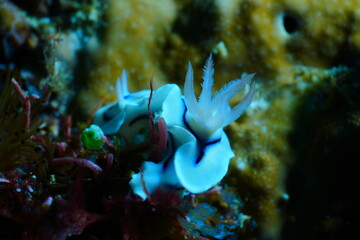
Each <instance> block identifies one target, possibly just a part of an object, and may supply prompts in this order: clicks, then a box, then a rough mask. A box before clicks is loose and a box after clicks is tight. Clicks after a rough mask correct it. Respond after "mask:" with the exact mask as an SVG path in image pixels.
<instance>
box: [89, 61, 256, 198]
mask: <svg viewBox="0 0 360 240" xmlns="http://www.w3.org/2000/svg"><path fill="white" fill-rule="evenodd" d="M213 74H214V69H213V62H212V57H211V55H210V57H209V58H208V60H207V61H206V64H205V68H204V76H203V83H202V92H201V94H200V97H199V100H197V99H196V97H195V94H194V83H193V82H194V78H193V70H192V66H191V63H190V62H189V64H188V71H187V74H186V78H185V86H184V96H182V95H181V91H180V88H179V87H178V86H177V85H175V84H166V85H164V86H162V87H160V88H159V89H157V90H156V91H154V93H153V97H152V99H151V101H150V112H151V113H152V114H154V116H155V117H156V118H158V117H161V118H163V119H164V121H165V123H166V125H167V129H168V140H167V141H168V144H167V145H168V146H169V147H168V149H167V151H168V153H167V154H164V159H162V160H161V161H160V162H158V163H154V162H151V161H144V162H143V165H142V172H140V173H137V174H133V176H132V180H131V181H130V183H129V184H130V186H131V188H132V191H133V192H134V193H135V194H136V195H138V196H140V197H141V198H143V199H146V198H147V194H152V193H153V192H154V191H155V190H156V189H157V188H184V189H186V190H187V191H189V192H191V193H201V192H205V191H207V190H209V189H210V188H211V187H213V186H215V185H216V184H218V183H219V182H220V181H221V180H222V178H223V177H224V176H225V174H226V172H227V170H228V167H229V163H230V159H231V158H232V157H234V153H233V151H232V150H231V146H230V143H229V139H228V137H227V135H226V133H225V132H224V131H223V128H224V127H225V126H227V125H229V124H230V123H231V122H233V121H235V120H236V119H237V118H239V117H240V115H241V114H242V113H243V112H244V111H245V110H246V108H247V107H248V106H249V104H250V103H251V100H252V98H253V96H254V91H255V83H254V81H253V80H252V78H253V76H254V74H250V75H247V76H245V77H244V78H241V79H237V80H233V81H231V82H229V83H228V84H226V85H225V86H224V87H223V88H222V89H221V90H220V91H219V92H217V93H216V94H215V96H212V85H213V82H214V79H213ZM246 85H250V87H249V90H248V91H247V93H246V94H245V96H244V97H243V99H242V101H241V102H240V103H238V104H237V105H235V106H234V107H233V108H231V107H230V105H229V102H228V101H229V100H230V99H231V98H232V97H233V96H235V94H237V93H238V92H239V91H240V90H242V89H243V88H244V87H245V86H246ZM149 96H150V90H143V91H139V92H136V93H129V91H128V87H127V75H126V72H125V71H123V74H122V77H121V78H119V79H118V82H117V99H118V101H117V102H116V103H113V104H110V105H108V106H105V107H102V108H100V109H99V110H98V112H97V113H96V116H95V120H94V124H96V125H99V126H100V128H101V129H102V130H103V132H104V133H105V134H106V135H113V134H116V135H117V136H121V137H125V138H133V137H134V136H135V135H136V133H137V131H138V130H139V129H141V128H149V112H148V103H149ZM144 188H145V189H144Z"/></svg>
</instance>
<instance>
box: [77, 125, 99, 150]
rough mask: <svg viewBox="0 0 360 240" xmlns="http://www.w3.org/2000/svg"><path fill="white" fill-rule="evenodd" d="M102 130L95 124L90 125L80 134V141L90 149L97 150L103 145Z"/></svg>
mask: <svg viewBox="0 0 360 240" xmlns="http://www.w3.org/2000/svg"><path fill="white" fill-rule="evenodd" d="M103 136H104V133H103V131H102V130H101V128H100V127H99V126H97V125H90V127H88V128H86V129H85V130H84V131H83V132H82V134H81V142H82V143H83V145H84V146H85V147H86V148H88V149H91V150H99V149H101V148H102V146H103V145H104V141H103V139H102V137H103Z"/></svg>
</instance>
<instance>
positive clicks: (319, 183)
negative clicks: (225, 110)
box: [283, 71, 360, 240]
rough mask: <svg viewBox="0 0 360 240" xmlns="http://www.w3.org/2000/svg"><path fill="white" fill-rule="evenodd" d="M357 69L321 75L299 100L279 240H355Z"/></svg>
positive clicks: (359, 121) (359, 118)
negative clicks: (287, 202) (292, 162)
mask: <svg viewBox="0 0 360 240" xmlns="http://www.w3.org/2000/svg"><path fill="white" fill-rule="evenodd" d="M357 76H359V71H357V72H350V73H349V72H342V73H339V74H337V75H336V74H335V77H333V78H329V79H325V81H322V82H321V83H320V84H319V85H318V86H317V87H315V88H314V89H313V90H312V91H309V93H308V94H307V95H305V96H304V99H302V100H301V101H300V102H301V105H300V106H299V109H298V111H297V112H298V115H297V121H296V123H295V128H294V131H293V133H292V136H291V138H290V142H291V145H292V148H293V151H294V156H295V163H294V166H293V168H292V170H291V171H290V172H289V179H288V182H287V189H288V193H289V196H290V201H289V206H288V219H287V220H286V223H285V226H284V228H283V229H284V231H283V239H293V240H297V239H299V240H300V239H301V240H302V239H310V240H312V239H314V240H315V239H327V240H328V239H356V238H357V236H358V233H357V231H356V226H357V223H358V220H357V219H358V215H357V212H359V204H358V203H359V201H360V199H359V197H358V196H357V194H358V193H359V183H360V182H359V178H358V175H359V174H358V173H359V171H358V169H357V168H355V167H354V165H355V164H357V162H358V158H359V156H360V148H359V142H360V95H359V94H358V93H359V92H360V84H359V81H358V77H357Z"/></svg>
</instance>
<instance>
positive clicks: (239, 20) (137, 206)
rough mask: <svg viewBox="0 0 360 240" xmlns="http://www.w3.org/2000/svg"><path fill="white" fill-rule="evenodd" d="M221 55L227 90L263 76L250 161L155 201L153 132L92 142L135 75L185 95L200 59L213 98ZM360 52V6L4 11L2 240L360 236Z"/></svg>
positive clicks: (110, 4)
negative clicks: (141, 190)
mask: <svg viewBox="0 0 360 240" xmlns="http://www.w3.org/2000/svg"><path fill="white" fill-rule="evenodd" d="M210 53H212V58H213V60H214V68H215V70H216V71H215V73H214V78H215V81H214V88H215V89H220V88H221V87H222V86H223V85H226V83H228V82H229V81H230V80H233V79H238V78H240V77H241V76H242V74H243V73H248V74H250V73H256V75H255V77H254V80H255V83H256V86H255V94H254V97H253V99H252V103H251V104H250V105H249V107H248V108H247V110H246V111H245V112H244V113H243V114H242V116H241V117H240V118H239V119H238V120H236V121H235V122H233V123H232V124H230V125H229V126H227V127H226V128H225V132H226V134H227V136H228V138H229V141H230V144H231V147H232V150H233V152H234V154H235V157H233V158H232V159H231V161H230V166H229V169H228V172H227V174H226V176H225V177H224V179H223V180H222V181H221V182H220V183H219V184H218V185H216V186H215V187H214V188H212V189H210V190H209V191H206V192H204V193H200V194H193V193H189V192H187V191H186V190H181V189H180V190H179V189H171V190H166V191H165V190H164V189H158V190H157V191H155V192H153V193H151V198H149V199H147V200H145V201H144V200H143V199H140V198H139V197H138V196H136V195H135V194H133V193H132V190H131V187H130V186H129V182H130V181H131V178H132V175H133V174H134V173H139V172H140V173H141V172H142V171H141V167H140V166H141V164H142V163H143V162H144V161H147V159H148V157H149V155H151V153H153V151H155V150H154V148H156V146H155V145H156V144H154V142H152V141H151V137H152V136H151V129H150V126H149V129H143V130H142V132H139V134H138V135H139V138H140V140H138V142H136V143H134V142H131V143H129V142H127V141H126V139H124V138H123V137H122V136H119V135H110V136H103V135H102V136H101V137H99V139H96V140H97V142H95V143H94V142H93V140H94V138H95V137H94V136H93V135H91V136H90V139H91V142H90V143H87V139H86V138H87V137H88V135H86V134H87V132H86V131H87V129H89V126H90V124H92V123H93V120H94V116H95V113H96V112H97V110H98V109H99V108H100V107H102V106H105V105H107V104H111V103H113V102H114V101H116V97H117V96H116V81H117V78H118V77H119V76H121V74H122V71H123V70H124V69H126V70H127V73H128V77H129V81H128V84H129V89H130V91H131V92H137V91H140V90H142V89H150V81H151V82H152V86H153V88H154V89H158V88H160V87H161V86H162V85H164V84H166V83H175V84H178V85H179V86H180V87H181V88H182V89H183V85H184V81H185V76H186V71H187V67H188V61H191V62H192V66H193V69H194V75H195V81H196V82H197V83H196V84H195V85H194V86H195V91H196V93H197V95H199V93H200V91H201V89H200V86H201V85H200V76H202V74H203V66H204V64H205V62H206V59H208V57H209V54H210ZM359 56H360V0H346V1H343V0H313V1H309V0H277V1H270V0H155V1H152V0H104V1H100V0H81V1H75V0H27V1H23V0H12V1H11V0H0V239H53V240H60V239H92V240H95V239H129V240H132V239H155V240H156V239H163V240H169V239H174V240H175V239H198V240H205V239H245V240H246V239H249V240H250V239H261V240H277V239H284V240H287V239H291V240H292V239H294V240H297V239H299V240H300V239H311V240H312V239H314V240H315V239H327V240H329V239H357V237H356V236H358V232H357V231H356V228H357V227H358V226H359V220H358V212H359V202H360V199H359V196H358V195H359V193H360V188H359V186H360V185H359V177H358V169H357V168H356V167H355V165H356V164H357V162H358V160H359V159H360V157H359V156H360V148H359V144H360V82H359V76H360V75H359V74H360V71H359V70H360V69H359ZM240 99H241V94H238V95H235V96H234V99H233V100H232V101H231V102H230V104H231V105H235V104H236V103H238V102H239V101H240ZM91 134H93V132H91ZM94 134H96V133H94ZM149 139H150V140H149ZM94 141H95V140H94ZM92 144H95V145H96V144H99V145H96V146H95V147H93V145H92ZM194 178H196V176H194ZM143 185H144V184H143Z"/></svg>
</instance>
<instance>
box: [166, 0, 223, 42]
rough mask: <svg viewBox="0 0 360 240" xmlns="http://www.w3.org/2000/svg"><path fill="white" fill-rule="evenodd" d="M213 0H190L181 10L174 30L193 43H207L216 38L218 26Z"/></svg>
mask: <svg viewBox="0 0 360 240" xmlns="http://www.w3.org/2000/svg"><path fill="white" fill-rule="evenodd" d="M217 22H218V21H217V13H216V7H215V3H214V1H213V0H205V1H188V3H186V4H185V5H184V7H183V8H182V9H181V10H180V12H179V15H178V18H177V19H176V20H175V23H174V25H173V32H176V33H178V34H179V35H180V36H181V37H182V38H183V39H184V41H186V42H188V43H192V44H199V43H207V41H210V40H211V39H213V38H214V36H215V35H216V32H217V31H218V28H217V26H216V23H217Z"/></svg>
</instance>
